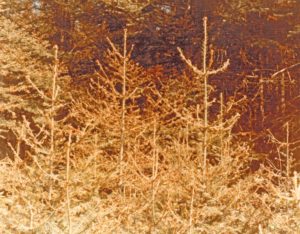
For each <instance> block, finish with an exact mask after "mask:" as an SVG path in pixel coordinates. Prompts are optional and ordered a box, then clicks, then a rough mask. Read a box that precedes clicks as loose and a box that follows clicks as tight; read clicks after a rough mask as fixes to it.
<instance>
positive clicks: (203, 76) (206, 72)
mask: <svg viewBox="0 0 300 234" xmlns="http://www.w3.org/2000/svg"><path fill="white" fill-rule="evenodd" d="M203 28H204V39H203V45H202V48H203V49H202V55H203V58H202V69H199V68H197V67H196V66H195V65H193V63H192V62H191V61H190V60H189V59H187V58H186V56H185V55H184V53H183V51H182V50H181V49H180V48H178V51H179V53H180V56H181V58H182V59H183V61H184V62H185V63H186V64H187V65H188V66H189V67H190V68H191V69H192V71H193V72H194V73H195V74H196V75H197V77H198V79H199V83H200V82H201V81H202V82H203V83H204V98H203V105H204V114H203V122H204V124H203V144H202V154H203V174H204V175H205V172H206V162H207V146H208V142H207V138H208V136H207V135H208V130H209V119H208V112H209V106H210V102H209V99H208V98H209V89H208V78H209V76H210V75H215V74H218V73H220V72H223V71H225V70H226V69H227V67H228V66H229V60H227V61H226V62H225V63H224V64H223V65H222V66H221V67H220V68H218V69H210V67H211V65H212V64H209V66H207V53H208V48H207V43H208V35H207V34H208V33H207V18H206V17H205V18H203Z"/></svg>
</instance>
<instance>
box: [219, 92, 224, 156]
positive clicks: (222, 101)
mask: <svg viewBox="0 0 300 234" xmlns="http://www.w3.org/2000/svg"><path fill="white" fill-rule="evenodd" d="M223 105H224V98H223V93H220V125H221V135H220V141H221V159H220V160H221V162H222V161H223V157H224V128H223V120H224V110H223Z"/></svg>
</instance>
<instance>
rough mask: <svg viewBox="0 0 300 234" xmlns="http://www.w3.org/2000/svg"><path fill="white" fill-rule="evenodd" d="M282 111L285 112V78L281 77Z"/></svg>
mask: <svg viewBox="0 0 300 234" xmlns="http://www.w3.org/2000/svg"><path fill="white" fill-rule="evenodd" d="M281 111H282V112H285V76H284V74H282V76H281Z"/></svg>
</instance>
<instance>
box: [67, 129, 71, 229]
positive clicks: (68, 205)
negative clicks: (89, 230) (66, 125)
mask: <svg viewBox="0 0 300 234" xmlns="http://www.w3.org/2000/svg"><path fill="white" fill-rule="evenodd" d="M71 140H72V133H69V139H68V148H67V155H66V156H67V165H66V167H67V168H66V193H67V216H68V233H69V234H71V233H72V226H71V224H72V223H71V214H70V210H71V208H70V207H71V201H70V191H69V185H70V152H71Z"/></svg>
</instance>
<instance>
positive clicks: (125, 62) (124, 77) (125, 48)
mask: <svg viewBox="0 0 300 234" xmlns="http://www.w3.org/2000/svg"><path fill="white" fill-rule="evenodd" d="M122 72H123V74H122V78H123V87H122V111H121V146H120V157H119V170H120V184H119V185H120V188H122V186H123V160H124V145H125V130H126V128H125V124H126V123H125V115H126V113H125V112H126V79H127V77H126V73H127V29H125V30H124V44H123V71H122ZM121 190H122V189H121Z"/></svg>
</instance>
